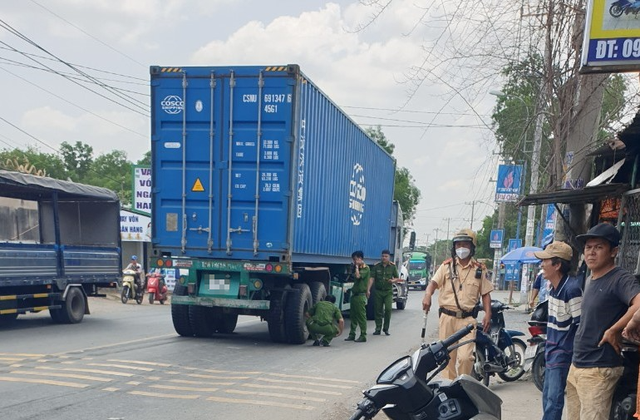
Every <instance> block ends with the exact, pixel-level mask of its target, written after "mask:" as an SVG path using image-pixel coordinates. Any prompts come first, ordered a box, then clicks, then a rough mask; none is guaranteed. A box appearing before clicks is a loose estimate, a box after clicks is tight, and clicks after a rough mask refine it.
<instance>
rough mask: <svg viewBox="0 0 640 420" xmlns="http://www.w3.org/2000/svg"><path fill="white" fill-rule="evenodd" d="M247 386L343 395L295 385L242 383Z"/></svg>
mask: <svg viewBox="0 0 640 420" xmlns="http://www.w3.org/2000/svg"><path fill="white" fill-rule="evenodd" d="M242 386H243V387H245V388H260V389H286V390H288V391H298V392H308V393H310V394H324V395H335V396H340V395H342V393H341V392H332V391H322V390H318V389H310V388H307V389H303V388H298V387H294V386H278V385H264V384H242Z"/></svg>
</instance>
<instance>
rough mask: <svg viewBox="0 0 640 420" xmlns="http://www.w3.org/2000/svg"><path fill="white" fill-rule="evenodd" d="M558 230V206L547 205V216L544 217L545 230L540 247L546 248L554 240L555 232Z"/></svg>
mask: <svg viewBox="0 0 640 420" xmlns="http://www.w3.org/2000/svg"><path fill="white" fill-rule="evenodd" d="M555 230H556V206H554V205H553V204H548V205H547V217H545V219H544V230H543V231H542V242H541V243H540V247H541V248H544V247H545V246H547V245H549V244H550V243H551V242H553V234H554V232H555Z"/></svg>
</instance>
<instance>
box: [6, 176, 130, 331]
mask: <svg viewBox="0 0 640 420" xmlns="http://www.w3.org/2000/svg"><path fill="white" fill-rule="evenodd" d="M0 220H1V221H2V223H0V325H1V324H8V323H10V322H13V321H14V320H15V319H16V318H17V317H18V315H20V314H25V313H28V312H40V311H45V310H48V311H49V313H50V314H51V318H52V319H53V321H55V322H57V323H69V324H75V323H79V322H81V321H82V319H83V318H84V315H85V314H88V313H89V305H88V301H87V297H88V296H104V295H102V294H100V290H99V289H100V288H109V287H111V288H115V287H117V285H118V281H119V279H120V275H121V274H120V273H121V272H120V270H121V253H120V202H119V200H118V196H117V195H116V194H115V193H114V192H112V191H110V190H108V189H105V188H99V187H93V186H89V185H83V184H77V183H73V182H67V181H58V180H55V179H51V178H45V177H40V176H34V175H27V174H23V173H18V172H10V171H4V170H0Z"/></svg>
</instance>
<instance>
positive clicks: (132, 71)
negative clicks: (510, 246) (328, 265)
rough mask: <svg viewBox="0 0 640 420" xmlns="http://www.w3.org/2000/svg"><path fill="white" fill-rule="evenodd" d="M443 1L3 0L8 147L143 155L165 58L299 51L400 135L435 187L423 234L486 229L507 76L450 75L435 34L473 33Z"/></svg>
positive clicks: (426, 204) (308, 69)
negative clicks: (66, 146)
mask: <svg viewBox="0 0 640 420" xmlns="http://www.w3.org/2000/svg"><path fill="white" fill-rule="evenodd" d="M432 3H433V2H431V1H430V0H394V1H393V2H392V3H391V5H390V6H389V7H387V8H386V9H384V10H383V11H382V12H381V13H379V12H380V10H379V9H377V8H376V7H375V4H374V5H373V6H372V5H366V4H361V3H359V2H357V1H341V0H338V1H333V2H326V1H321V0H304V1H300V0H165V1H162V0H135V1H132V0H24V1H7V0H5V1H2V2H0V24H1V27H0V89H1V91H2V92H3V97H4V100H3V101H2V103H0V149H13V148H16V147H19V148H26V147H28V146H33V147H36V148H37V149H39V150H40V151H41V152H46V153H51V152H54V151H55V150H57V149H58V147H59V145H60V143H62V142H64V141H66V142H68V143H71V144H74V143H75V142H76V141H81V142H83V143H87V144H89V145H91V146H92V147H93V149H94V152H95V154H96V155H99V154H102V153H108V152H111V151H113V150H123V151H125V152H126V153H127V156H128V159H129V160H131V161H134V162H135V161H136V160H138V159H140V158H141V157H142V156H143V155H144V153H145V152H147V151H148V150H149V149H150V140H149V132H150V119H149V67H150V66H151V65H160V66H186V65H203V66H208V65H209V66H216V65H275V64H288V63H295V64H299V65H300V67H301V69H302V71H303V72H304V73H305V74H306V75H307V76H308V77H309V78H310V79H311V80H312V81H313V82H314V83H315V84H316V85H317V86H319V87H320V88H321V89H322V90H323V91H324V92H325V93H326V94H327V95H328V96H329V97H330V98H331V99H332V100H333V101H334V102H335V103H336V104H337V105H339V106H340V107H341V108H342V109H343V110H344V111H345V112H346V113H347V114H348V115H349V116H350V117H352V118H353V119H354V120H355V121H356V122H357V123H358V124H360V125H361V126H362V127H364V128H367V127H371V126H375V125H380V126H381V129H382V131H383V132H384V134H385V135H386V137H387V139H388V140H389V141H390V142H392V143H393V144H394V145H395V151H394V156H395V157H396V159H397V164H398V166H401V167H406V168H408V169H409V171H410V172H411V174H412V176H413V177H414V181H415V184H416V186H417V187H418V188H419V189H420V191H421V193H422V199H421V201H420V204H419V206H418V208H417V211H416V217H415V220H414V221H413V223H412V224H411V225H410V228H412V229H414V230H415V231H416V234H417V242H418V244H419V245H423V244H425V243H426V242H427V241H428V242H429V243H432V242H433V241H434V240H435V239H436V237H437V238H438V239H445V237H447V235H448V237H449V238H450V237H451V236H453V233H454V232H455V231H456V230H457V229H459V228H463V227H470V226H472V227H473V228H474V230H477V229H479V228H480V227H481V222H482V218H483V217H484V216H486V215H488V214H492V213H493V209H494V207H495V203H494V202H493V192H494V190H495V183H493V182H491V179H495V177H496V172H497V164H498V161H497V156H496V154H495V153H496V152H497V149H496V146H495V141H494V135H493V132H492V130H491V119H490V115H491V111H492V108H493V106H494V105H495V100H496V98H495V97H494V96H491V95H490V94H489V91H490V90H492V89H493V90H499V89H500V79H499V77H498V76H497V75H496V76H495V77H492V78H487V79H486V80H483V83H482V84H481V85H480V87H476V90H475V92H474V93H473V94H472V95H464V94H460V93H459V92H458V87H459V86H458V85H456V84H455V83H454V82H451V81H450V82H448V81H447V80H453V79H447V78H446V76H447V74H448V73H450V72H451V68H450V65H449V66H447V65H446V63H444V62H443V61H442V60H439V57H438V55H437V51H435V50H433V49H431V50H430V49H429V48H428V46H429V45H435V43H438V42H442V39H443V35H444V34H446V36H447V37H448V38H447V39H448V40H449V41H448V42H450V43H452V44H454V43H455V42H456V41H457V40H458V38H457V37H469V36H470V34H469V33H468V32H466V31H467V29H466V28H465V25H458V26H456V27H452V26H451V25H448V24H446V23H443V19H441V18H440V17H442V16H444V15H446V12H447V10H445V9H438V8H437V7H436V8H433V7H435V6H428V7H427V5H429V4H432ZM443 3H444V2H443ZM442 7H445V6H444V4H443V6H442ZM425 11H428V13H426V12H425ZM471 36H473V35H472V34H471ZM65 63H67V64H68V65H67V64H65ZM416 69H419V70H416ZM425 69H427V70H428V71H427V72H426V73H425ZM77 70H80V71H82V72H84V73H85V74H86V76H81V75H80V74H79V73H78V72H77ZM469 71H473V69H471V70H469ZM425 74H427V75H428V76H427V77H424V75H425ZM416 76H417V77H416ZM458 76H459V75H458ZM87 77H90V78H91V82H90V83H88V82H87V80H88V79H87ZM472 212H473V221H471V215H472Z"/></svg>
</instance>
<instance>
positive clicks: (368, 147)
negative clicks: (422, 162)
mask: <svg viewBox="0 0 640 420" xmlns="http://www.w3.org/2000/svg"><path fill="white" fill-rule="evenodd" d="M150 72H151V103H152V109H151V116H152V117H151V124H152V127H151V131H152V137H151V140H152V142H151V155H152V206H151V207H152V209H151V211H152V261H151V266H152V267H153V268H154V269H161V270H164V271H165V272H167V270H173V273H171V275H175V277H176V284H175V288H174V291H173V295H172V300H171V314H172V319H173V325H174V328H175V330H176V332H177V333H178V334H180V335H182V336H198V337H207V336H211V335H212V334H214V333H215V332H220V333H230V332H232V331H233V330H234V329H235V326H236V322H237V319H238V315H256V316H260V317H261V318H262V319H263V320H266V322H267V324H268V329H269V334H270V337H271V339H272V340H273V341H275V342H288V343H293V344H301V343H303V342H305V341H306V339H307V335H308V332H307V330H306V326H305V317H304V314H305V312H306V311H307V310H308V309H309V307H310V306H311V305H313V304H314V303H315V302H317V301H318V300H321V299H323V298H324V296H326V294H327V293H332V294H334V295H335V296H336V297H337V304H338V305H339V307H340V308H341V309H342V310H344V311H347V310H348V309H349V303H350V298H351V294H350V289H351V286H352V284H353V283H352V282H351V279H350V275H349V274H350V273H349V267H350V263H351V253H352V252H353V251H356V250H362V251H363V252H364V254H365V256H366V257H367V262H368V263H370V264H373V263H375V262H376V261H377V260H378V259H379V256H380V252H381V251H382V250H384V249H389V250H391V251H392V252H399V251H395V250H396V249H399V247H400V246H401V244H402V222H401V211H399V208H398V207H397V206H396V207H394V202H393V188H394V175H395V161H394V159H393V158H392V157H391V156H390V155H389V154H387V153H386V152H385V151H384V149H382V147H380V146H379V145H378V144H377V143H376V142H375V141H373V140H372V139H371V138H369V137H368V136H367V135H366V133H365V132H364V131H363V130H362V129H361V128H360V127H358V125H356V124H355V123H354V122H353V121H352V120H351V119H350V118H349V117H348V116H347V115H346V114H345V113H344V112H343V111H342V110H340V108H338V106H336V105H335V104H334V103H333V102H332V101H331V100H330V99H329V98H328V97H327V96H326V95H325V94H324V93H323V92H322V91H321V90H320V89H319V88H318V87H317V86H316V85H315V84H314V83H312V82H311V80H309V78H307V77H306V76H305V75H304V74H303V73H302V72H301V71H300V69H299V67H298V66H297V65H283V66H240V67H158V66H154V67H151V69H150ZM394 209H395V210H394ZM399 221H400V222H399ZM398 257H399V254H398Z"/></svg>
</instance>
